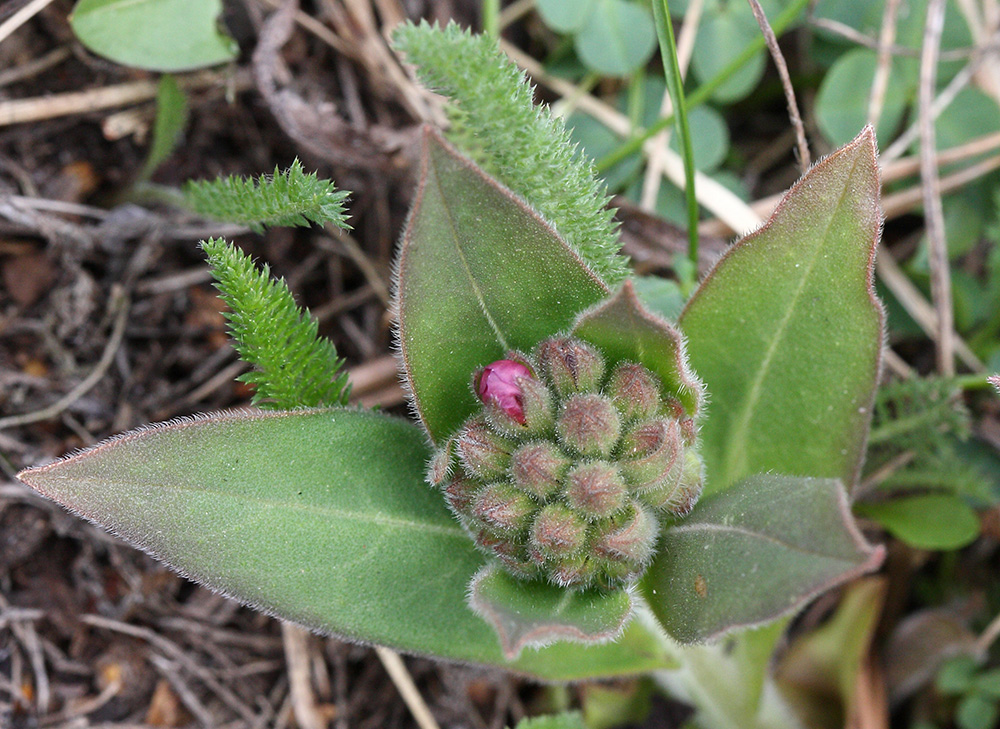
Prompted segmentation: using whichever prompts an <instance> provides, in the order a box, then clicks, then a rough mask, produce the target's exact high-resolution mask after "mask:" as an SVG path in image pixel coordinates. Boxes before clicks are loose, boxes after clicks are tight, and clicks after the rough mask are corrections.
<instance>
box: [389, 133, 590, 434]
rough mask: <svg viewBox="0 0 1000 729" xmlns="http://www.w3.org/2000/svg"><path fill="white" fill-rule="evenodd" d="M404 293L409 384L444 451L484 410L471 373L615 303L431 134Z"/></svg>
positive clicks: (510, 197) (505, 196)
mask: <svg viewBox="0 0 1000 729" xmlns="http://www.w3.org/2000/svg"><path fill="white" fill-rule="evenodd" d="M397 289H398V290H397V306H398V311H399V344H400V352H401V354H402V360H403V368H404V371H405V375H406V380H407V384H408V385H409V387H410V390H411V392H412V394H413V402H414V405H415V407H416V411H417V413H418V415H419V416H420V419H421V421H422V422H423V424H424V427H425V428H426V429H427V432H428V433H429V434H430V436H431V438H432V440H434V441H435V442H436V443H440V442H442V441H443V440H444V439H445V438H447V437H448V436H449V435H450V434H451V433H453V432H454V431H455V430H456V429H457V428H458V427H459V425H461V423H462V421H463V420H465V418H467V417H468V416H469V415H471V414H472V413H473V412H475V411H476V410H477V409H478V407H479V403H478V402H477V400H476V397H475V395H474V393H473V392H472V390H471V388H470V380H471V378H472V373H473V371H475V370H476V369H477V368H479V367H482V366H484V365H486V364H488V363H490V362H493V361H495V360H499V359H502V358H503V357H504V356H506V355H507V354H508V353H509V352H511V351H522V352H528V351H530V350H531V349H532V348H533V347H534V346H535V344H537V343H538V342H539V341H541V340H542V339H544V338H545V337H547V336H551V335H552V334H555V333H556V332H559V331H563V330H565V329H567V328H568V327H569V326H570V325H571V324H572V323H573V319H574V317H575V316H576V315H577V313H578V312H580V311H582V310H583V309H585V308H587V307H588V306H592V305H594V304H595V303H597V302H598V301H600V300H601V299H603V298H604V297H605V296H607V293H608V290H607V287H606V286H605V285H604V284H603V283H602V282H601V280H600V279H599V278H598V277H597V276H596V275H595V274H594V273H593V272H592V271H591V270H590V269H589V268H588V267H587V266H586V264H584V262H583V261H582V259H581V258H580V257H579V256H578V255H577V254H576V253H574V252H573V251H572V250H571V249H570V248H569V246H567V245H566V243H565V242H564V241H563V240H562V239H561V238H560V237H559V235H558V234H557V233H556V232H555V231H554V230H553V229H552V228H551V226H549V225H548V224H547V223H546V222H545V221H544V220H542V219H541V218H540V217H539V216H538V215H537V214H536V213H534V212H533V211H532V210H531V209H530V208H529V207H528V206H527V205H525V204H524V203H523V202H522V201H521V200H519V199H518V198H517V197H516V196H515V195H514V194H513V193H511V192H510V191H509V190H507V189H506V188H505V187H503V186H502V185H500V184H499V183H498V182H496V181H495V180H493V179H492V178H490V177H489V176H487V175H486V174H485V173H484V172H483V171H482V170H480V169H479V168H478V167H477V166H476V165H475V164H474V163H473V162H472V161H471V160H469V159H468V158H466V157H464V156H462V155H461V154H459V153H458V152H457V151H456V150H455V149H454V148H453V147H451V146H450V145H449V144H447V143H446V142H445V141H444V140H443V139H442V138H441V137H440V135H439V134H438V133H437V132H436V131H433V130H430V129H428V131H427V132H426V133H425V135H424V154H423V163H422V169H421V175H420V184H419V187H418V190H417V195H416V198H415V201H414V204H413V210H412V212H411V214H410V219H409V221H408V223H407V226H406V230H405V232H404V234H403V243H402V250H401V252H400V259H399V280H398V286H397Z"/></svg>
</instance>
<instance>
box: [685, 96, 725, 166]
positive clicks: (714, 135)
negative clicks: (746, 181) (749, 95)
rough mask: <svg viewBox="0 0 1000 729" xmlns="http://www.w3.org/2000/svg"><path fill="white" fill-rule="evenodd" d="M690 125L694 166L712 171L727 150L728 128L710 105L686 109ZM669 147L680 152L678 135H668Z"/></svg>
mask: <svg viewBox="0 0 1000 729" xmlns="http://www.w3.org/2000/svg"><path fill="white" fill-rule="evenodd" d="M688 123H689V124H690V126H691V151H692V153H693V154H694V166H695V167H696V168H697V169H699V170H701V171H702V172H712V171H713V170H714V169H715V168H716V167H718V166H719V165H720V164H722V161H723V160H724V159H725V158H726V153H727V152H728V151H729V128H728V127H727V126H726V120H725V119H723V118H722V115H721V114H720V113H719V112H717V111H716V110H715V109H713V108H712V107H710V106H696V107H695V108H693V109H689V110H688ZM670 148H671V149H672V150H674V151H675V152H677V153H680V151H681V149H680V135H678V134H672V135H671V136H670Z"/></svg>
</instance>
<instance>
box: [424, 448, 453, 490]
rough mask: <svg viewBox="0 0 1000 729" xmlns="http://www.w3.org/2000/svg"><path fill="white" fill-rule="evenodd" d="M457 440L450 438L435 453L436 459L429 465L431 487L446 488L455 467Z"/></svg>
mask: <svg viewBox="0 0 1000 729" xmlns="http://www.w3.org/2000/svg"><path fill="white" fill-rule="evenodd" d="M454 456H455V439H454V438H449V439H448V440H446V441H445V442H444V445H443V446H441V447H440V448H438V449H437V450H436V451H435V452H434V457H433V458H431V460H430V463H428V464H427V482H428V483H430V485H431V486H438V487H442V486H444V484H445V482H446V481H447V480H448V476H450V475H451V472H452V466H453V465H454V460H455V459H454Z"/></svg>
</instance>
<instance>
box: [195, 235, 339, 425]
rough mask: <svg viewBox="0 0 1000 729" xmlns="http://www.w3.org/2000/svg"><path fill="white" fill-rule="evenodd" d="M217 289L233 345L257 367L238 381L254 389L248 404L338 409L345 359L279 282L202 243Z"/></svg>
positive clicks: (242, 258) (235, 253) (225, 249)
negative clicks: (225, 307) (251, 401)
mask: <svg viewBox="0 0 1000 729" xmlns="http://www.w3.org/2000/svg"><path fill="white" fill-rule="evenodd" d="M202 249H203V250H204V251H205V253H206V255H207V256H208V260H209V264H210V265H211V267H212V275H213V276H214V277H215V280H216V281H217V283H216V287H217V288H218V289H219V291H220V292H221V295H222V299H223V301H225V302H226V303H227V304H228V305H229V307H230V311H229V312H227V313H226V318H227V319H228V320H229V324H230V334H231V335H232V337H233V347H234V348H235V349H236V351H237V352H238V353H239V355H240V358H241V359H243V361H244V362H248V363H250V364H252V365H253V366H254V367H255V368H256V369H255V370H254V371H252V372H247V373H245V374H243V375H240V377H239V380H240V381H241V382H246V383H248V384H251V385H254V387H255V388H256V390H255V392H254V396H253V404H254V405H259V406H261V407H269V408H281V409H293V408H299V407H318V406H323V405H343V404H345V403H346V402H347V396H348V394H349V392H350V386H349V384H348V381H347V374H346V373H343V372H341V371H340V370H341V368H342V367H343V364H344V361H343V360H342V359H340V358H339V357H337V350H336V348H335V347H334V346H333V343H331V342H330V341H329V340H328V339H325V338H323V337H320V336H319V335H318V334H317V326H316V321H315V320H314V319H312V318H310V316H309V312H308V311H303V310H300V309H299V308H298V307H297V306H296V305H295V299H293V298H292V293H291V291H289V290H288V286H287V285H286V284H285V281H284V279H281V280H278V281H275V280H274V279H272V278H271V275H270V268H269V267H268V266H267V264H264V268H263V270H258V269H257V267H256V266H255V265H254V262H253V261H252V260H251V259H250V258H249V256H246V255H245V254H243V253H242V252H241V251H240V250H238V249H237V248H236V247H235V246H233V245H231V244H229V243H227V242H226V241H224V240H222V239H221V238H213V239H211V240H208V241H204V242H202Z"/></svg>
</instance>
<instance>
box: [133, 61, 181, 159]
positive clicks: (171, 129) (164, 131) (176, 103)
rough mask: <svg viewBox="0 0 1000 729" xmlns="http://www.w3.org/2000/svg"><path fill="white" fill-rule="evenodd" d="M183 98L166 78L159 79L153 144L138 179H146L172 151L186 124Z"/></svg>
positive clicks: (173, 80)
mask: <svg viewBox="0 0 1000 729" xmlns="http://www.w3.org/2000/svg"><path fill="white" fill-rule="evenodd" d="M187 118H188V103H187V97H186V96H185V95H184V92H183V91H182V90H181V87H180V86H178V85H177V79H176V78H174V77H173V76H171V75H170V74H164V75H163V76H162V77H161V78H160V84H159V87H158V88H157V90H156V121H155V123H154V124H153V143H152V144H151V145H150V147H149V156H148V157H147V158H146V164H144V165H143V166H142V173H141V174H140V176H141V177H142V178H143V179H148V178H149V176H150V175H152V174H153V173H154V172H155V171H156V168H157V167H159V166H160V165H161V164H162V163H163V162H164V161H165V160H166V159H167V158H168V157H169V156H170V155H171V154H172V153H173V151H174V148H175V147H176V146H177V142H178V140H179V139H180V136H181V133H182V132H183V131H184V126H185V125H186V124H187Z"/></svg>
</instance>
